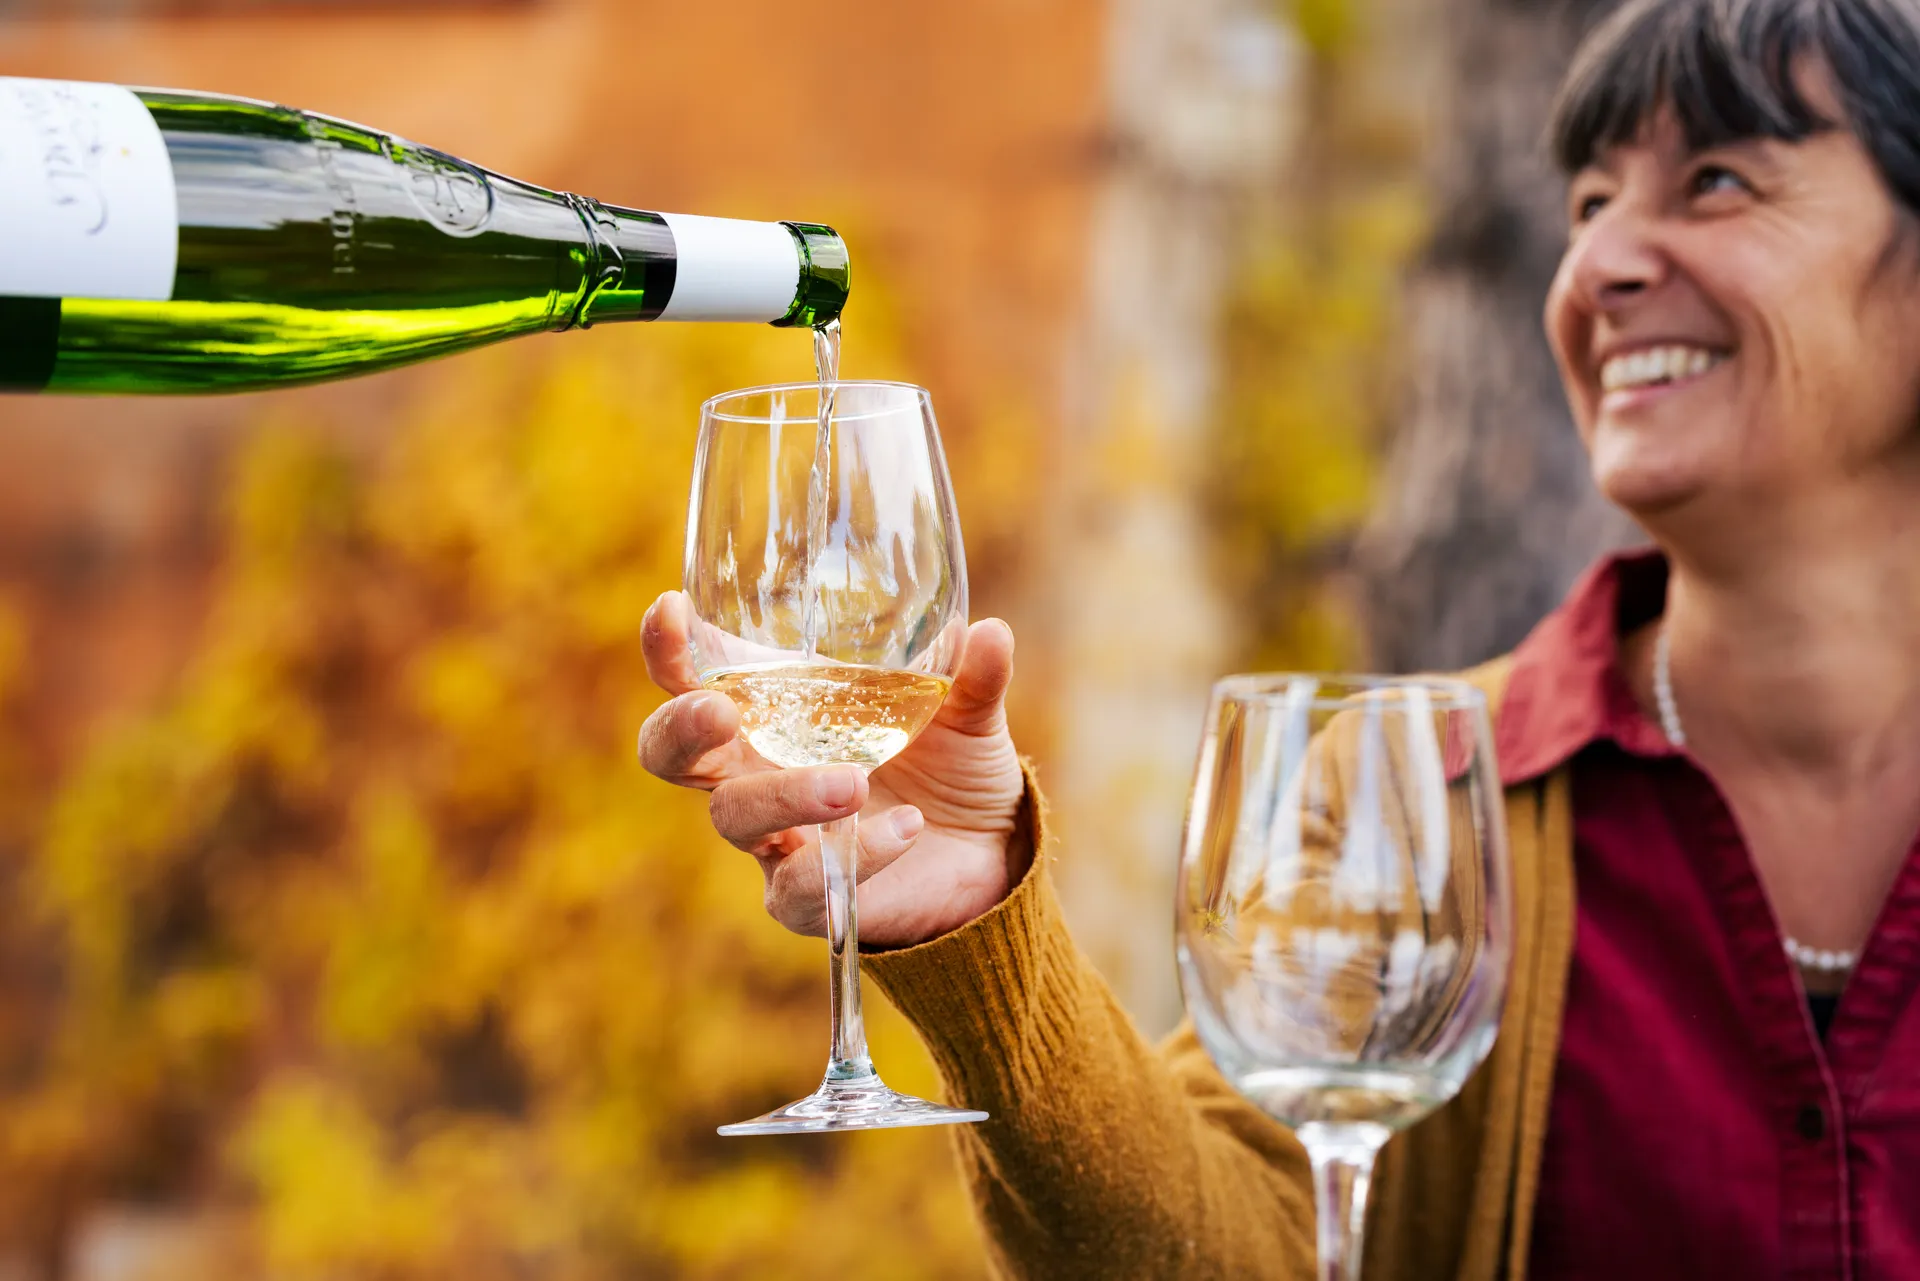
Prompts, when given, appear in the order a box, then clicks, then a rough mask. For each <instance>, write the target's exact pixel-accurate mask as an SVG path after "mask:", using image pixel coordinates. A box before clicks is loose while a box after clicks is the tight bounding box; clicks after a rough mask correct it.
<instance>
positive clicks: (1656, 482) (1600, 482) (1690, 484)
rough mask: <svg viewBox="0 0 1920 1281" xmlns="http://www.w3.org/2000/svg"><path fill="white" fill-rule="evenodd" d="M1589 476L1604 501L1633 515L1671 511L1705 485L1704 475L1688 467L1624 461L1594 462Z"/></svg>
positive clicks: (1695, 495) (1646, 515)
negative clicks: (1619, 462)
mask: <svg viewBox="0 0 1920 1281" xmlns="http://www.w3.org/2000/svg"><path fill="white" fill-rule="evenodd" d="M1593 479H1594V483H1595V484H1596V485H1597V486H1599V489H1600V493H1601V494H1602V495H1603V496H1604V497H1605V498H1606V500H1607V501H1608V502H1610V503H1612V504H1613V505H1614V506H1615V507H1618V508H1621V509H1622V510H1623V511H1625V512H1627V513H1628V514H1629V515H1632V516H1636V517H1648V516H1658V515H1660V514H1662V513H1663V512H1669V511H1672V510H1674V509H1675V508H1677V507H1680V506H1682V505H1684V504H1685V503H1686V502H1688V501H1689V500H1691V499H1693V498H1695V497H1697V496H1698V495H1699V494H1700V492H1701V491H1702V490H1703V489H1705V488H1706V485H1705V478H1704V477H1702V476H1701V475H1700V474H1699V473H1698V472H1697V471H1694V470H1693V469H1691V468H1688V469H1684V470H1683V469H1680V468H1675V467H1672V466H1648V465H1640V466H1635V465H1633V464H1631V463H1624V462H1623V463H1622V464H1616V465H1613V466H1605V467H1603V466H1600V465H1598V464H1596V465H1595V467H1594V475H1593Z"/></svg>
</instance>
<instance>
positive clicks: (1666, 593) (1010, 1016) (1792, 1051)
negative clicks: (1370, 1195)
mask: <svg viewBox="0 0 1920 1281" xmlns="http://www.w3.org/2000/svg"><path fill="white" fill-rule="evenodd" d="M1554 139H1555V143H1556V147H1557V152H1558V156H1559V159H1560V161H1561V162H1562V165H1563V167H1564V168H1565V169H1566V171H1567V173H1568V177H1569V192H1568V210H1569V222H1570V229H1571V232H1570V236H1569V242H1568V248H1567V252H1566V256H1565V259H1564V261H1563V262H1562V264H1561V267H1560V270H1559V273H1558V276H1557V277H1556V279H1555V281H1554V284H1553V287H1552V291H1551V293H1550V295H1549V297H1548V299H1547V304H1546V327H1547V332H1548V335H1549V337H1550V339H1551V341H1552V345H1553V348H1554V352H1555V355H1556V358H1557V360H1558V363H1559V366H1560V371H1561V375H1562V379H1563V381H1564V384H1565V387H1566V391H1567V396H1568V398H1569V400H1570V402H1571V404H1572V407H1573V411H1574V418H1575V421H1576V422H1577V423H1578V425H1579V428H1580V432H1581V435H1582V439H1583V440H1584V442H1585V443H1586V446H1587V448H1588V451H1589V454H1590V456H1591V460H1592V466H1593V474H1594V477H1595V480H1596V481H1597V483H1598V484H1599V485H1600V487H1601V489H1602V491H1603V492H1604V493H1605V494H1606V495H1607V497H1608V498H1610V499H1611V500H1612V501H1614V502H1616V503H1618V504H1619V505H1620V506H1622V507H1624V508H1625V509H1626V510H1627V511H1629V512H1630V513H1632V514H1633V515H1634V516H1635V517H1636V518H1637V519H1638V520H1639V522H1640V523H1641V524H1642V525H1643V526H1644V527H1645V529H1646V530H1647V532H1648V533H1649V534H1651V535H1652V537H1653V539H1654V541H1655V543H1656V544H1657V545H1658V550H1657V551H1656V552H1648V553H1641V554H1637V555H1631V556H1626V557H1620V558H1614V559H1611V560H1608V561H1606V562H1604V563H1602V564H1601V565H1599V566H1597V567H1596V568H1595V569H1594V570H1593V571H1592V572H1591V573H1590V574H1589V575H1588V577H1587V578H1586V579H1585V580H1584V581H1583V582H1582V583H1581V584H1580V585H1579V586H1578V587H1576V588H1575V589H1574V591H1573V593H1572V594H1571V595H1570V596H1569V598H1568V599H1567V601H1566V602H1565V603H1564V604H1563V605H1562V606H1561V608H1560V609H1559V610H1558V611H1556V612H1555V613H1554V614H1553V615H1552V616H1551V617H1549V618H1548V619H1547V620H1546V621H1545V622H1543V623H1542V624H1541V625H1540V627H1539V628H1538V629H1536V631H1535V632H1534V633H1533V635H1532V636H1530V637H1529V638H1528V640H1527V641H1526V642H1525V643H1524V644H1523V645H1522V646H1521V648H1520V649H1519V650H1518V651H1517V652H1516V654H1515V655H1513V656H1512V658H1511V659H1510V660H1507V661H1503V662H1500V663H1496V664H1493V665H1491V666H1490V667H1488V668H1486V669H1483V670H1481V671H1479V672H1476V673H1473V674H1472V678H1473V679H1474V680H1476V681H1477V682H1478V683H1480V684H1481V685H1482V687H1483V688H1486V689H1487V690H1488V691H1489V693H1490V695H1491V696H1492V697H1493V698H1494V700H1495V702H1496V704H1497V725H1498V741H1499V749H1500V757H1501V765H1502V772H1503V774H1504V776H1505V781H1506V783H1507V785H1508V793H1507V795H1508V805H1509V826H1510V828H1511V830H1512V832H1513V844H1514V851H1515V860H1516V869H1515V870H1516V881H1517V893H1516V900H1517V904H1518V924H1519V941H1518V957H1517V960H1516V966H1515V973H1514V984H1513V989H1512V997H1511V1000H1510V1003H1509V1009H1508V1013H1507V1018H1506V1022H1505V1023H1504V1025H1503V1029H1502V1033H1501V1037H1500V1042H1499V1044H1498V1045H1497V1046H1496V1048H1495V1051H1494V1054H1493V1057H1492V1058H1491V1060H1490V1061H1489V1063H1488V1065H1487V1067H1486V1068H1485V1069H1484V1070H1483V1071H1482V1072H1481V1073H1479V1074H1478V1075H1477V1076H1476V1077H1475V1078H1474V1080H1473V1081H1472V1082H1470V1083H1469V1085H1468V1087H1467V1089H1466V1090H1465V1091H1464V1092H1463V1094H1462V1095H1461V1097H1460V1098H1459V1099H1457V1100H1455V1101H1454V1102H1453V1103H1451V1104H1449V1105H1448V1106H1447V1107H1445V1108H1443V1109H1442V1110H1441V1111H1440V1112H1438V1113H1436V1114H1435V1115H1434V1116H1433V1117H1432V1118H1430V1119H1429V1120H1427V1121H1426V1122H1423V1123H1422V1124H1420V1125H1418V1126H1416V1127H1414V1128H1413V1129H1412V1130H1410V1131H1409V1132H1408V1133H1406V1134H1404V1135H1402V1136H1400V1137H1399V1138H1397V1139H1396V1140H1395V1142H1394V1143H1393V1144H1392V1145H1390V1146H1389V1148H1388V1150H1387V1152H1386V1153H1385V1154H1384V1155H1383V1158H1382V1162H1381V1168H1380V1172H1379V1175H1378V1182H1377V1184H1376V1194H1375V1203H1374V1214H1373V1224H1372V1227H1371V1232H1370V1239H1369V1254H1368V1261H1369V1263H1368V1266H1369V1275H1374V1276H1408V1277H1412V1276H1418V1277H1445V1276H1459V1277H1471V1278H1492V1277H1494V1276H1498V1275H1509V1276H1516V1277H1517V1276H1521V1275H1524V1274H1528V1273H1531V1275H1534V1276H1536V1277H1541V1278H1566V1277H1596V1278H1597V1277H1609V1278H1611V1277H1622V1276H1631V1277H1634V1278H1636V1281H1655V1279H1657V1278H1666V1277H1680V1276H1689V1277H1698V1276H1713V1277H1721V1276H1725V1277H1785V1276H1792V1277H1836V1278H1838V1277H1866V1276H1872V1277H1893V1276H1903V1277H1904V1276H1920V1001H1916V999H1915V997H1914V991H1915V988H1916V986H1920V853H1917V852H1916V851H1917V850H1920V845H1916V840H1915V833H1916V832H1920V430H1917V428H1920V7H1917V6H1916V5H1915V4H1913V3H1912V2H1911V0H1639V2H1638V3H1635V4H1633V5H1631V6H1630V7H1629V8H1627V9H1626V10H1623V11H1622V12H1621V13H1619V14H1618V15H1616V17H1615V18H1614V19H1613V20H1612V21H1610V22H1609V23H1608V24H1607V25H1606V26H1605V27H1603V28H1602V29H1601V30H1600V31H1598V32H1596V33H1595V34H1594V35H1593V36H1592V37H1591V38H1590V40H1589V41H1588V44H1587V45H1586V47H1585V48H1584V49H1583V51H1582V53H1581V55H1580V58H1579V60H1578V62H1577V64H1576V66H1575V68H1574V70H1573V72H1572V74H1571V75H1570V77H1569V80H1568V83H1567V85H1566V87H1565V89H1564V90H1563V94H1562V100H1561V103H1560V105H1559V108H1558V114H1557V119H1556V122H1555V128H1554ZM686 627H687V613H686V606H685V603H684V601H683V600H682V599H681V598H679V597H678V596H668V597H665V598H663V599H662V601H661V602H660V603H659V604H658V605H657V606H656V607H655V609H654V611H653V613H652V615H651V616H650V619H649V622H648V627H647V631H646V637H645V644H646V651H647V656H648V660H649V662H650V663H651V664H652V667H653V670H654V672H655V675H656V677H657V679H658V680H659V681H660V683H661V684H663V685H664V686H666V687H667V688H668V689H669V690H670V691H673V692H676V693H680V692H682V691H685V690H688V689H690V688H691V685H692V681H691V672H690V671H689V670H688V667H687V663H686V659H685V657H684V655H685V651H686V636H685V634H686ZM1012 651H1013V640H1012V636H1011V634H1010V633H1009V632H1008V630H1007V628H1006V627H1005V626H1004V625H1003V624H1001V623H999V622H994V621H989V622H985V623H980V624H977V625H975V627H974V628H973V631H972V633H971V636H970V640H969V649H968V653H967V660H966V667H965V670H964V671H963V673H962V675H961V677H960V679H959V681H958V683H957V684H956V686H955V688H954V693H953V696H952V698H951V699H950V700H949V702H948V704H947V706H946V709H945V710H944V711H943V713H942V715H941V718H940V720H939V722H938V724H937V725H936V726H935V727H934V728H932V729H930V730H929V731H928V732H927V733H926V734H925V735H924V736H923V737H922V738H921V739H920V740H919V741H917V742H916V743H915V744H914V746H913V747H912V749H910V750H909V751H908V752H907V753H905V754H904V755H902V756H901V757H900V758H899V759H898V761H896V762H895V763H894V764H892V765H890V766H889V767H888V768H886V769H884V770H882V771H880V772H879V773H877V774H876V775H875V776H874V777H873V779H872V781H871V785H869V784H868V783H866V782H865V781H863V780H862V779H861V778H860V777H859V776H858V775H857V773H855V772H854V771H851V770H832V769H828V770H811V771H788V772H784V773H769V772H767V771H766V770H765V769H764V767H763V766H761V765H760V763H758V762H757V761H755V760H754V759H753V757H752V754H751V753H750V751H749V750H748V749H746V748H745V747H744V746H742V745H741V744H740V743H739V742H738V741H737V740H736V739H735V737H734V732H735V728H736V725H737V721H736V718H735V716H734V713H733V710H732V708H731V707H730V705H729V704H728V703H727V701H726V700H725V699H724V698H722V697H720V696H717V695H703V694H697V693H684V694H682V696H681V697H679V698H677V699H675V700H674V701H673V702H671V703H669V704H667V705H666V706H665V707H664V708H662V709H661V711H660V712H659V713H658V714H657V715H656V716H654V717H653V718H652V719H651V720H650V721H649V722H648V724H647V726H646V728H645V730H644V731H643V734H642V740H641V754H642V757H643V759H644V760H645V762H646V765H647V767H648V768H649V769H650V770H652V771H653V772H654V773H656V774H659V775H661V776H662V777H664V778H668V779H671V780H673V781H676V782H679V783H684V784H688V785H691V786H697V787H705V788H709V789H711V790H712V792H713V819H714V823H715V825H716V827H717V828H718V829H719V830H720V832H721V833H722V834H723V835H725V836H726V837H727V838H728V839H729V840H731V841H733V842H734V843H735V844H737V845H739V846H741V847H742V848H743V849H745V850H747V851H748V852H749V853H751V854H753V855H754V856H755V857H756V858H758V859H759V860H760V863H761V866H762V867H763V869H764V870H765V872H766V876H767V905H768V908H769V910H770V911H771V912H772V914H773V915H774V916H775V917H776V918H777V919H778V920H780V921H781V922H783V923H784V924H786V925H788V926H789V927H791V928H793V929H797V930H801V931H806V932H816V933H817V932H819V929H820V916H821V909H820V906H819V903H820V886H819V882H820V872H819V862H818V857H817V852H816V851H815V850H814V849H813V848H812V847H810V846H808V845H807V844H806V843H805V837H804V835H803V833H802V831H801V830H800V829H801V828H802V827H803V825H806V824H811V823H817V822H820V821H822V820H825V819H829V818H833V817H836V816H839V815H842V814H845V813H847V812H849V811H851V810H854V809H859V810H860V811H861V812H862V814H863V830H864V831H865V833H866V835H867V846H866V849H865V852H864V860H865V861H864V865H863V868H862V873H863V875H864V876H866V877H867V878H868V879H867V880H866V881H865V883H864V885H863V886H862V890H861V923H862V927H863V930H864V932H865V937H866V938H867V940H868V941H869V942H870V944H871V945H873V946H874V947H875V948H876V949H887V950H884V951H880V952H879V953H878V954H876V955H874V956H873V957H872V958H871V960H870V962H869V966H870V972H871V973H872V975H873V976H874V978H876V979H877V980H878V981H879V982H880V983H881V984H882V985H883V986H884V987H885V988H886V989H887V990H888V991H889V993H890V994H891V995H892V996H893V997H894V999H895V1002H896V1004H898V1005H899V1006H900V1008H901V1009H902V1010H904V1011H905V1012H906V1014H907V1016H908V1017H909V1018H911V1019H913V1020H914V1022H915V1023H916V1024H917V1025H918V1027H919V1029H920V1031H921V1033H922V1035H923V1036H924V1037H925V1039H926V1040H927V1043H928V1045H929V1046H930V1047H931V1049H932V1051H933V1053H934V1056H935V1058H936V1061H937V1062H938V1063H939V1065H940V1069H941V1071H942V1074H943V1076H944V1078H945V1080H946V1083H947V1086H948V1089H949V1091H950V1092H951V1094H952V1095H953V1096H954V1097H955V1099H956V1100H960V1101H964V1102H965V1103H967V1104H969V1105H974V1106H979V1107H983V1108H986V1109H987V1110H988V1111H990V1112H991V1113H992V1114H993V1118H994V1119H993V1120H992V1121H991V1122H989V1123H987V1124H983V1125H980V1126H975V1127H969V1128H968V1129H967V1130H965V1131H964V1132H961V1133H959V1134H958V1135H957V1138H958V1142H959V1150H960V1154H961V1159H962V1160H963V1162H964V1163H965V1166H966V1170H967V1174H968V1177H969V1180H970V1182H971V1186H972V1189H973V1192H974V1195H975V1198H976V1201H977V1203H978V1206H979V1209H980V1213H981V1215H982V1218H983V1219H984V1221H985V1224H986V1229H987V1234H988V1238H989V1242H990V1247H991V1249H992V1251H993V1253H994V1256H995V1259H996V1262H997V1263H998V1264H999V1265H1000V1266H1001V1268H1002V1269H1003V1270H1004V1271H1005V1272H1006V1273H1008V1274H1009V1275H1014V1276H1022V1277H1048V1278H1052V1277H1068V1276H1088V1277H1135V1276H1138V1277H1172V1276H1187V1277H1241V1276H1304V1275H1308V1274H1309V1273H1310V1270H1311V1267H1312V1262H1313V1259H1312V1253H1313V1245H1312V1240H1313V1238H1312V1235H1311V1214H1312V1210H1311V1206H1312V1200H1311V1196H1310V1194H1309V1191H1308V1188H1307V1184H1306V1170H1305V1165H1304V1161H1303V1159H1302V1157H1301V1154H1300V1152H1299V1149H1298V1147H1297V1145H1295V1143H1294V1142H1293V1141H1292V1139H1291V1138H1290V1136H1289V1135H1287V1134H1286V1133H1285V1132H1284V1131H1282V1130H1280V1129H1279V1128H1278V1127H1276V1126H1274V1125H1273V1124H1272V1123H1271V1122H1269V1121H1267V1120H1266V1119H1265V1118H1263V1117H1262V1116H1261V1115H1259V1114H1258V1113H1257V1112H1256V1111H1254V1110H1253V1109H1252V1108H1251V1107H1249V1106H1248V1105H1246V1104H1245V1103H1244V1102H1242V1101H1240V1100H1239V1099H1238V1098H1237V1097H1236V1096H1234V1095H1233V1094H1232V1093H1231V1091H1230V1090H1228V1089H1227V1087H1226V1086H1225V1084H1224V1083H1223V1082H1222V1081H1221V1080H1220V1078H1219V1077H1218V1075H1217V1074H1215V1073H1214V1072H1213V1070H1212V1069H1211V1067H1210V1066H1209V1065H1208V1063H1207V1062H1206V1060H1205V1057H1204V1055H1202V1054H1201V1053H1200V1052H1199V1051H1198V1049H1197V1048H1196V1046H1195V1043H1194V1041H1193V1039H1192V1037H1191V1035H1190V1034H1188V1033H1185V1032H1183V1033H1181V1034H1177V1035H1176V1036H1175V1037H1174V1038H1173V1039H1172V1041H1171V1042H1170V1043H1169V1044H1168V1045H1167V1046H1165V1047H1162V1048H1161V1049H1158V1050H1156V1049H1154V1048H1152V1047H1149V1046H1148V1045H1146V1044H1145V1043H1143V1042H1142V1041H1141V1040H1140V1038H1139V1037H1138V1036H1137V1035H1136V1034H1135V1032H1134V1031H1133V1029H1132V1027H1131V1026H1130V1025H1129V1023H1128V1022H1127V1020H1126V1018H1125V1017H1124V1015H1123V1014H1122V1013H1121V1012H1120V1011H1119V1009H1118V1008H1117V1007H1116V1006H1115V1004H1114V1002H1113V1001H1112V999H1111V997H1110V996H1109V995H1108V993H1107V990H1106V988H1105V987H1104V986H1103V985H1102V984H1101V982H1100V980H1099V978H1098V976H1097V975H1096V974H1094V973H1093V971H1092V969H1091V968H1090V966H1089V965H1088V964H1087V962H1086V961H1085V960H1084V959H1083V958H1082V957H1081V955H1080V954H1079V953H1078V952H1077V951H1076V950H1075V948H1074V946H1073V943H1072V942H1071V940H1070V939H1069V938H1068V936H1067V933H1066V931H1065V928H1064V927H1063V925H1062V924H1061V922H1060V916H1059V912H1058V909H1057V907H1056V906H1055V903H1054V899H1053V892H1052V890H1051V888H1050V886H1049V882H1048V876H1047V871H1046V867H1045V862H1046V860H1045V859H1039V860H1036V859H1035V856H1034V852H1035V850H1036V849H1044V848H1045V838H1044V835H1043V832H1042V828H1043V816H1042V812H1041V806H1040V802H1039V800H1038V798H1037V792H1036V791H1035V789H1034V786H1033V784H1032V782H1031V781H1030V780H1029V779H1024V778H1023V776H1022V771H1021V767H1020V764H1019V761H1018V758H1017V756H1016V754H1015V751H1014V746H1013V744H1012V742H1011V741H1010V740H1009V738H1008V735H1007V731H1006V727H1005V721H1004V719H1003V717H1002V714H1001V701H1002V697H1003V695H1004V693H1005V691H1006V688H1007V683H1008V680H1009V678H1010V675H1011V668H1012Z"/></svg>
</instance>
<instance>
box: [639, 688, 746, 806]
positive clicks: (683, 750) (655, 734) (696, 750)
mask: <svg viewBox="0 0 1920 1281" xmlns="http://www.w3.org/2000/svg"><path fill="white" fill-rule="evenodd" d="M739 730H740V712H739V710H738V709H737V708H735V707H734V705H733V700H732V699H730V698H728V697H727V696H726V695H725V694H683V695H681V696H680V697H679V698H676V699H673V700H671V701H670V702H668V703H666V704H664V705H662V706H661V707H659V708H658V709H656V710H655V711H654V713H653V715H651V716H649V717H647V722H646V724H644V725H642V726H641V727H640V763H641V764H642V765H644V766H646V769H647V772H648V773H649V774H653V775H655V776H657V777H659V778H664V779H665V780H667V781H668V782H669V783H679V784H682V785H683V786H690V787H711V786H713V785H714V784H716V783H719V782H721V781H723V780H724V779H725V778H727V777H729V776H730V775H731V773H732V772H733V771H732V769H731V768H730V767H732V766H734V765H736V764H738V760H737V758H739V757H740V756H741V755H742V753H741V752H740V751H739V750H738V747H737V744H738V739H736V738H735V735H736V734H738V733H739ZM728 749H733V750H728ZM716 756H718V757H726V758H730V759H727V760H724V761H723V760H718V759H712V760H710V759H709V758H711V757H716Z"/></svg>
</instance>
